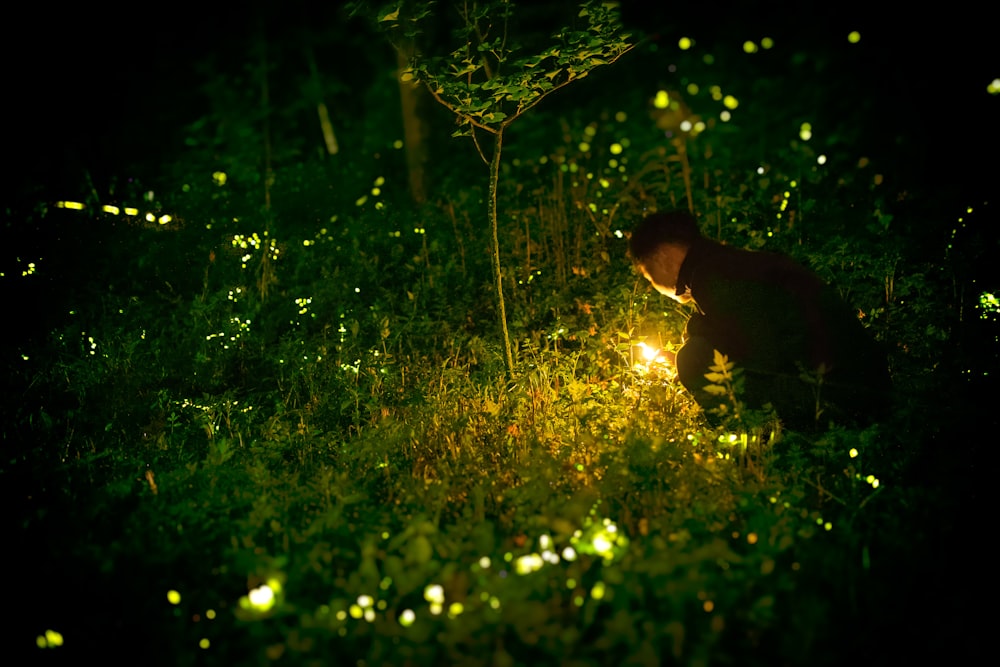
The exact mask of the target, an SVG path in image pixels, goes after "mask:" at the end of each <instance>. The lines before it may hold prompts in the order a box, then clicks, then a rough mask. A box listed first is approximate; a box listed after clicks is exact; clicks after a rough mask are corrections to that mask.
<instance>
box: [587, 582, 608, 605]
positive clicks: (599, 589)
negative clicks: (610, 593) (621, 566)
mask: <svg viewBox="0 0 1000 667" xmlns="http://www.w3.org/2000/svg"><path fill="white" fill-rule="evenodd" d="M605 592H606V587H605V585H604V582H603V581H598V582H597V583H596V584H594V587H593V588H592V589H590V597H592V598H594V599H595V600H601V599H603V598H604V593H605Z"/></svg>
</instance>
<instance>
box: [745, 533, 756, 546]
mask: <svg viewBox="0 0 1000 667" xmlns="http://www.w3.org/2000/svg"><path fill="white" fill-rule="evenodd" d="M747 544H757V533H750V534H749V535H747Z"/></svg>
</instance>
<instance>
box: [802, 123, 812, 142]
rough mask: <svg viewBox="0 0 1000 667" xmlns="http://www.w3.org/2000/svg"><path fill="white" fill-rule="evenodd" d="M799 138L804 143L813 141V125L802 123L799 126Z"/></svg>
mask: <svg viewBox="0 0 1000 667" xmlns="http://www.w3.org/2000/svg"><path fill="white" fill-rule="evenodd" d="M799 138H800V139H802V141H809V140H810V139H812V123H802V125H800V126H799Z"/></svg>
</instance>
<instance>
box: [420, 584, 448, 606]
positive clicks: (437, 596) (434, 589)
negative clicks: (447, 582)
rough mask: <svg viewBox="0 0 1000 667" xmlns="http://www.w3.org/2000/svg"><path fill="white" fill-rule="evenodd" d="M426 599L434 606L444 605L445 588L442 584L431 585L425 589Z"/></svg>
mask: <svg viewBox="0 0 1000 667" xmlns="http://www.w3.org/2000/svg"><path fill="white" fill-rule="evenodd" d="M424 599H425V600H427V601H428V602H430V603H433V604H444V588H442V587H441V585H440V584H430V585H429V586H427V587H426V588H425V589H424Z"/></svg>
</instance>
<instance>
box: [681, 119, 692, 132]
mask: <svg viewBox="0 0 1000 667" xmlns="http://www.w3.org/2000/svg"><path fill="white" fill-rule="evenodd" d="M680 127H681V132H690V131H691V121H689V120H688V119H686V118H685V119H684V120H682V121H681V125H680Z"/></svg>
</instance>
